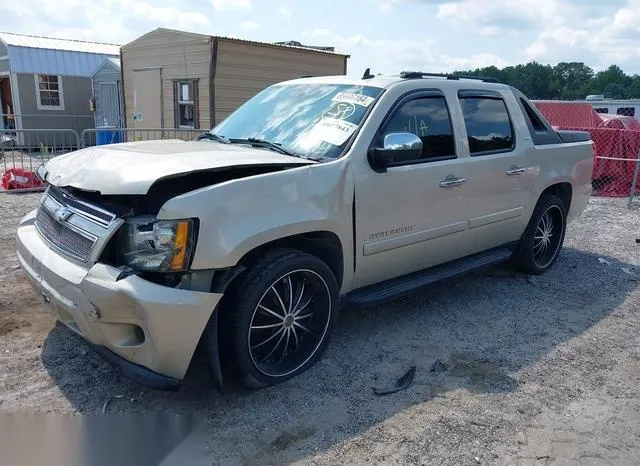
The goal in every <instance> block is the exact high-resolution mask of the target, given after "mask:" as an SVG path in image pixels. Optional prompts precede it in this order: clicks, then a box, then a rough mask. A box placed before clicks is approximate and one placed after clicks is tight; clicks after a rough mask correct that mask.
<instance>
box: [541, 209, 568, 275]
mask: <svg viewBox="0 0 640 466" xmlns="http://www.w3.org/2000/svg"><path fill="white" fill-rule="evenodd" d="M563 231H564V213H563V212H562V210H561V209H560V207H558V206H556V205H552V206H550V207H549V208H548V209H547V210H545V212H544V213H543V214H542V216H541V217H540V221H539V222H538V225H537V226H536V230H535V234H534V237H533V260H534V261H535V263H536V265H537V266H538V267H540V268H545V267H547V266H548V265H549V264H550V263H551V262H553V260H554V259H555V257H556V255H557V254H558V250H559V249H560V244H561V242H562V233H563Z"/></svg>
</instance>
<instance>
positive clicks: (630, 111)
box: [616, 107, 636, 117]
mask: <svg viewBox="0 0 640 466" xmlns="http://www.w3.org/2000/svg"><path fill="white" fill-rule="evenodd" d="M616 113H617V114H618V115H624V116H631V117H632V116H636V109H635V107H620V108H619V109H618V110H617V111H616Z"/></svg>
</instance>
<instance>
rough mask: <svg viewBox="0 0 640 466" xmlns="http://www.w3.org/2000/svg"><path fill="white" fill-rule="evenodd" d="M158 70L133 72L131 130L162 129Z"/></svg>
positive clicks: (159, 70) (159, 71)
mask: <svg viewBox="0 0 640 466" xmlns="http://www.w3.org/2000/svg"><path fill="white" fill-rule="evenodd" d="M160 73H161V69H160V68H154V69H151V70H137V71H134V72H133V109H132V113H133V115H131V116H130V118H131V121H132V127H133V128H144V129H148V128H161V127H162V92H161V81H160Z"/></svg>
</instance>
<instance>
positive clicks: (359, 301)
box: [343, 247, 513, 307]
mask: <svg viewBox="0 0 640 466" xmlns="http://www.w3.org/2000/svg"><path fill="white" fill-rule="evenodd" d="M512 254H513V249H511V248H509V247H501V248H497V249H491V250H489V251H485V252H481V253H479V254H475V255H473V256H469V257H464V258H462V259H457V260H455V261H452V262H448V263H446V264H442V265H437V266H435V267H431V268H429V269H426V270H421V271H419V272H414V273H411V274H409V275H404V276H402V277H399V278H394V279H391V280H388V281H385V282H382V283H376V284H375V285H370V286H367V287H364V288H360V289H358V290H355V291H352V292H351V293H349V294H347V295H346V296H345V297H344V298H343V302H344V305H346V306H349V307H365V306H372V305H375V304H380V303H381V302H384V301H389V300H392V299H396V298H399V297H401V296H404V295H407V294H410V293H412V292H414V291H415V290H417V289H419V288H422V287H423V286H426V285H431V284H432V283H436V282H439V281H441V280H444V279H446V278H451V277H455V276H458V275H462V274H465V273H467V272H472V271H474V270H477V269H480V268H483V267H487V266H490V265H494V264H499V263H501V262H505V261H507V260H508V259H509V258H510V257H511V255H512Z"/></svg>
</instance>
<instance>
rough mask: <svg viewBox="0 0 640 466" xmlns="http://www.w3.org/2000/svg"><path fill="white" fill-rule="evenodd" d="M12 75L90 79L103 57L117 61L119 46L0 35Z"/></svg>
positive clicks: (19, 35)
mask: <svg viewBox="0 0 640 466" xmlns="http://www.w3.org/2000/svg"><path fill="white" fill-rule="evenodd" d="M0 41H1V42H3V43H4V44H5V45H6V46H7V53H8V55H9V69H10V70H11V71H12V72H13V73H29V74H32V73H34V74H35V73H37V74H54V75H61V76H81V77H90V76H91V75H92V73H93V71H94V70H95V69H96V68H97V67H98V65H100V63H102V61H103V60H104V59H105V58H119V57H120V46H119V45H113V44H103V43H98V42H84V41H79V40H67V39H55V38H51V37H39V36H27V35H23V34H13V33H9V32H0Z"/></svg>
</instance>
